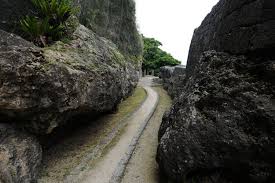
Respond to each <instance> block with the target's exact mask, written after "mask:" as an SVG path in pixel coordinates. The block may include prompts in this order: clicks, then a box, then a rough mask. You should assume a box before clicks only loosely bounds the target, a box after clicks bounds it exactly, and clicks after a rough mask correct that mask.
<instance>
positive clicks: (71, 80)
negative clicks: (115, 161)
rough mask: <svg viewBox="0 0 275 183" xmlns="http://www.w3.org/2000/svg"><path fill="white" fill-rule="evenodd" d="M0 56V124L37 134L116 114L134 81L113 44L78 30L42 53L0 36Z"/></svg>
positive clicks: (16, 39) (131, 69)
mask: <svg viewBox="0 0 275 183" xmlns="http://www.w3.org/2000/svg"><path fill="white" fill-rule="evenodd" d="M0 52H1V54H0V78H1V79H0V122H6V123H16V124H17V125H18V126H22V127H24V128H26V129H28V130H29V131H30V132H32V133H35V134H40V135H41V134H48V133H51V132H52V130H53V129H55V128H56V127H58V126H62V125H65V124H66V123H67V122H68V121H72V120H75V119H78V117H79V116H83V115H86V118H87V119H89V117H91V118H92V117H94V116H95V115H97V114H101V113H104V112H109V111H112V110H114V109H115V108H116V106H117V105H118V104H119V103H120V102H121V100H122V99H123V98H125V97H127V96H128V95H129V94H130V93H131V92H132V90H133V89H134V87H135V86H136V84H137V81H138V72H137V71H136V68H137V67H135V66H134V64H132V63H131V62H128V60H126V58H125V57H124V56H123V55H122V54H121V53H120V52H119V50H118V48H117V47H116V45H115V44H113V43H112V42H111V41H108V40H107V39H104V38H102V37H99V36H97V35H96V34H95V33H93V32H92V31H91V30H89V29H87V28H85V27H84V26H82V25H80V26H79V27H78V28H77V30H76V31H75V32H74V34H73V40H72V41H70V42H69V43H66V44H65V43H62V42H57V43H56V44H55V45H53V46H50V47H47V48H45V49H40V48H37V47H35V46H34V45H33V44H32V43H30V42H28V41H25V40H23V39H22V38H20V37H18V36H15V35H13V34H10V33H7V32H4V31H0ZM76 121H77V120H76Z"/></svg>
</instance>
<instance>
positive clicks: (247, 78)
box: [157, 0, 275, 183]
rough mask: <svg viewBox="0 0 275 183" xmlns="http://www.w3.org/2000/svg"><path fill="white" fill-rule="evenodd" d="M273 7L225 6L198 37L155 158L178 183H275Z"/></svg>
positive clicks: (248, 0)
mask: <svg viewBox="0 0 275 183" xmlns="http://www.w3.org/2000/svg"><path fill="white" fill-rule="evenodd" d="M274 8H275V4H274V2H273V1H267V0H256V1H255V0H254V1H252V0H242V1H239V0H238V1H235V0H231V1H227V0H221V1H220V2H219V3H218V4H217V5H216V6H215V7H214V9H213V10H212V12H211V13H210V14H209V15H208V16H207V17H206V19H205V20H204V21H203V23H202V25H201V27H199V28H198V29H197V30H196V31H195V34H194V37H193V41H192V43H191V48H190V54H189V60H188V65H187V77H188V78H187V79H186V84H185V86H184V87H183V89H182V91H181V94H180V95H179V98H177V100H175V101H174V102H175V103H174V105H173V107H172V108H171V110H170V112H169V113H167V114H166V115H165V116H164V118H163V122H162V125H161V128H160V131H159V147H158V154H157V160H158V163H159V165H160V168H161V170H162V171H163V172H164V173H165V174H166V175H168V177H170V178H171V179H172V180H174V181H175V182H182V181H183V180H184V179H186V180H187V182H237V183H238V182H274V181H275V158H274V153H275V139H274V138H275V87H274V86H275V54H274V51H273V52H272V51H271V50H272V49H273V50H274V45H275V39H274V31H275V22H274V20H275V15H274ZM209 49H215V50H218V51H223V52H216V51H207V52H203V51H205V50H209ZM199 57H200V58H199Z"/></svg>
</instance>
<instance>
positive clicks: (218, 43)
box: [187, 0, 275, 77]
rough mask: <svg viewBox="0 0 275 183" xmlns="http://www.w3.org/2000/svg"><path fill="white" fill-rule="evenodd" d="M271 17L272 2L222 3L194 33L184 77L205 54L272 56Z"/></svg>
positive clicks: (231, 0)
mask: <svg viewBox="0 0 275 183" xmlns="http://www.w3.org/2000/svg"><path fill="white" fill-rule="evenodd" d="M274 17H275V1H273V0H221V1H220V2H219V3H218V4H217V5H216V6H215V7H214V8H213V10H212V12H211V13H210V14H208V15H207V17H206V18H205V19H204V21H203V22H202V24H201V26H200V27H199V28H198V29H196V30H195V32H194V36H193V39H192V42H191V46H190V50H189V57H188V62H187V77H189V76H190V75H191V74H192V73H193V69H194V68H195V66H196V64H197V63H198V61H199V59H200V56H201V54H202V52H204V51H208V50H216V51H222V52H227V53H231V54H245V55H251V56H254V55H258V54H262V55H273V50H274V49H275V44H274V42H275V33H274V29H275V18H274Z"/></svg>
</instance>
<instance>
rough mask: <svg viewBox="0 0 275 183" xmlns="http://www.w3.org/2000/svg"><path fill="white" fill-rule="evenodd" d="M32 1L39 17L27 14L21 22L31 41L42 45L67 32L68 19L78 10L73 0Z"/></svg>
mask: <svg viewBox="0 0 275 183" xmlns="http://www.w3.org/2000/svg"><path fill="white" fill-rule="evenodd" d="M32 3H33V5H34V7H35V8H36V9H37V11H38V15H37V17H30V16H26V17H25V18H24V19H22V20H21V21H20V24H21V27H22V30H23V31H24V32H25V33H27V34H28V36H29V37H30V39H31V41H33V42H34V43H36V44H38V45H41V46H45V45H46V44H47V43H49V42H52V41H56V40H58V39H60V38H61V37H62V36H63V35H64V34H65V32H66V27H65V22H66V20H67V19H68V18H69V17H70V16H71V15H72V14H73V13H76V11H77V9H76V8H74V7H73V5H72V0H32ZM37 42H38V43H37Z"/></svg>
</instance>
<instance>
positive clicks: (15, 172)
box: [0, 124, 42, 183]
mask: <svg viewBox="0 0 275 183" xmlns="http://www.w3.org/2000/svg"><path fill="white" fill-rule="evenodd" d="M41 158H42V150H41V147H40V145H39V143H38V142H37V140H36V139H35V138H34V137H33V136H30V135H28V134H26V133H24V132H22V131H18V130H16V129H14V128H13V127H12V126H10V125H7V124H0V182H3V183H30V182H35V181H36V179H37V175H38V171H39V165H40V162H41Z"/></svg>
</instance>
